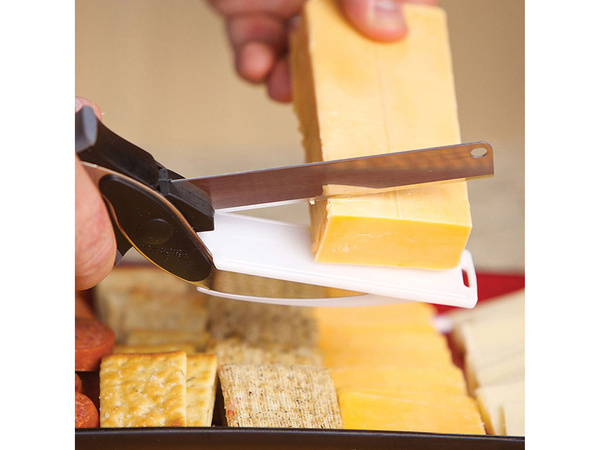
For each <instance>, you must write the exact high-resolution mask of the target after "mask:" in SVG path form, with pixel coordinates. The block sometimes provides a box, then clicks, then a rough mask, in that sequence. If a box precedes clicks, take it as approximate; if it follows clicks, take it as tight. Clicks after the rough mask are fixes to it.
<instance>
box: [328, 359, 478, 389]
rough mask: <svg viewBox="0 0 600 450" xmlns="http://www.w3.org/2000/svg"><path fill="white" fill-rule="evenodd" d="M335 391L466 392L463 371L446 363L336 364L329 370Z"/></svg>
mask: <svg viewBox="0 0 600 450" xmlns="http://www.w3.org/2000/svg"><path fill="white" fill-rule="evenodd" d="M329 373H330V374H331V378H332V379H333V384H334V385H335V388H336V389H337V390H340V389H347V390H348V389H350V390H367V389H371V390H372V389H382V390H387V391H405V390H412V391H420V392H425V393H426V395H429V394H430V393H444V394H466V392H467V390H466V387H465V380H464V378H463V374H462V371H461V370H460V369H459V368H458V367H456V366H451V365H448V366H447V367H439V368H433V369H432V368H424V367H415V366H406V367H339V368H332V369H329Z"/></svg>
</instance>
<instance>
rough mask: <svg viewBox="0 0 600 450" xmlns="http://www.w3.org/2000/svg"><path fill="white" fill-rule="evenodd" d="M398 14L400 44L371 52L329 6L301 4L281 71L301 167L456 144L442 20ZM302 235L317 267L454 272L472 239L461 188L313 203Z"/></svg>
mask: <svg viewBox="0 0 600 450" xmlns="http://www.w3.org/2000/svg"><path fill="white" fill-rule="evenodd" d="M404 8H405V13H406V20H407V23H408V27H409V29H410V32H409V34H408V36H407V37H406V39H404V40H402V41H399V42H393V43H378V42H375V41H373V40H370V39H368V38H366V37H364V36H362V35H361V34H360V33H359V32H357V31H356V30H355V29H354V28H353V27H352V26H351V25H350V24H349V23H348V21H347V20H345V18H344V17H343V16H342V13H341V11H340V10H339V7H338V2H336V1H335V0H309V1H308V2H307V3H306V4H305V7H304V10H303V13H302V20H301V21H300V25H299V27H298V28H297V29H296V30H295V32H294V33H293V35H292V36H291V42H290V52H291V53H290V64H291V74H292V87H293V95H294V106H295V109H296V112H297V115H298V118H299V122H300V130H301V132H302V134H303V137H304V140H303V144H304V147H305V150H306V157H307V160H308V161H309V162H310V161H318V160H332V159H339V158H348V157H355V156H365V155H373V154H380V153H389V152H398V151H405V150H413V149H418V148H426V147H434V146H441V145H450V144H456V143H459V142H460V140H461V138H460V130H459V124H458V115H457V108H456V98H455V92H454V80H453V73H452V64H451V55H450V47H449V41H448V33H447V27H446V16H445V12H444V11H443V10H442V9H440V8H437V7H432V6H425V5H418V4H406V5H405V6H404ZM337 188H338V187H335V186H325V187H324V189H325V193H337V192H339V191H337ZM311 228H312V235H313V251H314V254H315V259H316V261H318V262H325V263H347V264H369V265H386V266H402V267H419V268H432V269H445V268H450V267H455V266H456V265H457V264H458V262H459V260H460V256H461V253H462V251H463V250H464V248H465V246H466V243H467V239H468V237H469V234H470V231H471V215H470V207H469V200H468V194H467V186H466V182H465V181H458V182H451V183H438V184H435V185H415V186H411V187H410V188H403V189H396V190H393V191H392V192H386V193H377V194H369V195H366V196H362V197H360V198H358V197H355V198H345V199H341V198H338V199H330V200H327V201H319V202H316V204H315V205H313V206H312V207H311Z"/></svg>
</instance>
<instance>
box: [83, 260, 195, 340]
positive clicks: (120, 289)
mask: <svg viewBox="0 0 600 450" xmlns="http://www.w3.org/2000/svg"><path fill="white" fill-rule="evenodd" d="M94 296H95V305H96V309H97V311H98V315H99V318H100V319H101V320H102V321H103V322H104V323H106V324H107V325H109V326H110V327H111V328H112V329H113V330H114V331H115V336H116V340H117V342H118V343H123V342H125V340H126V337H127V334H128V333H129V331H130V330H132V329H135V328H153V329H164V328H174V329H179V330H190V331H194V330H204V329H206V321H207V312H206V308H205V306H204V304H205V302H206V295H204V294H201V293H200V292H198V291H197V290H196V288H195V287H194V286H193V285H191V284H188V283H185V282H183V281H182V280H179V279H177V278H176V277H173V276H172V275H169V274H168V273H166V272H164V271H162V270H160V269H157V268H155V267H150V266H134V267H131V266H130V267H127V266H125V267H123V266H120V267H117V268H115V269H114V270H113V271H112V272H111V273H110V275H109V276H108V277H107V278H106V279H104V280H103V281H102V282H101V283H100V284H99V285H98V286H96V287H95V288H94Z"/></svg>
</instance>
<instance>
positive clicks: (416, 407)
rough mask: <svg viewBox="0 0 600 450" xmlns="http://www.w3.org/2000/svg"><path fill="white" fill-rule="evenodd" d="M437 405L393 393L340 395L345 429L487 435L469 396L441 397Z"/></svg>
mask: <svg viewBox="0 0 600 450" xmlns="http://www.w3.org/2000/svg"><path fill="white" fill-rule="evenodd" d="M437 397H438V398H437V400H436V401H435V402H431V403H430V402H427V401H426V400H419V398H417V397H414V396H409V397H408V398H402V397H400V396H394V395H391V394H390V393H385V392H383V393H381V394H375V393H368V392H353V391H342V392H340V393H339V394H338V400H339V404H340V412H341V414H342V422H343V426H344V428H347V429H368V430H394V431H419V432H432V433H456V434H485V431H484V429H483V426H482V422H481V416H480V415H479V412H478V411H477V407H476V406H475V405H474V404H473V400H472V399H470V398H469V397H467V396H462V397H457V396H439V395H438V396H437Z"/></svg>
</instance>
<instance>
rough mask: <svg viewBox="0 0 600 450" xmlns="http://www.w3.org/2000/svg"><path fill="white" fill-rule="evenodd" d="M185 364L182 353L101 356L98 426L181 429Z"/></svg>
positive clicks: (182, 423)
mask: <svg viewBox="0 0 600 450" xmlns="http://www.w3.org/2000/svg"><path fill="white" fill-rule="evenodd" d="M186 365H187V361H186V354H185V352H183V351H180V352H171V353H148V354H113V355H108V356H106V357H104V359H103V360H102V364H101V366H100V426H101V427H182V426H185V425H186Z"/></svg>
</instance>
